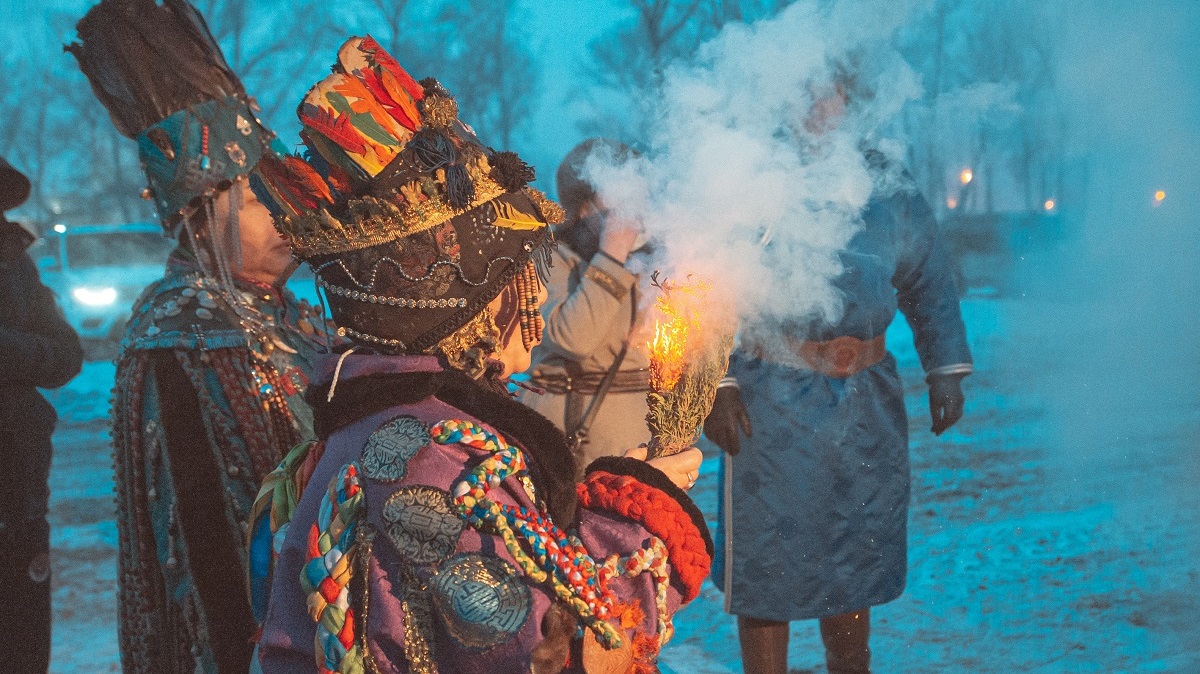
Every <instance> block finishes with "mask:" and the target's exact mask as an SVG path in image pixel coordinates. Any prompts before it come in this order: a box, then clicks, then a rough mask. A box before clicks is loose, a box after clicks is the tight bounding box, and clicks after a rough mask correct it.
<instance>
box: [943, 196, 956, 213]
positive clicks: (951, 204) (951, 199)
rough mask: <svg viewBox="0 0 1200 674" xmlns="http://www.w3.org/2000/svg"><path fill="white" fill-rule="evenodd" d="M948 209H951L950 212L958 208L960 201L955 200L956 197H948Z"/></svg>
mask: <svg viewBox="0 0 1200 674" xmlns="http://www.w3.org/2000/svg"><path fill="white" fill-rule="evenodd" d="M946 208H949V209H950V210H954V209H956V208H958V199H955V198H954V197H946Z"/></svg>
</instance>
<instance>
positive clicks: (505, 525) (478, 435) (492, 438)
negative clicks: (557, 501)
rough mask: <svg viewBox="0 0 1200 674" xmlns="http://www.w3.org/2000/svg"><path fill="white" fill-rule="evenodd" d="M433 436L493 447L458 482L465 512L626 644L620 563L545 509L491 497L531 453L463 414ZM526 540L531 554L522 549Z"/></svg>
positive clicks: (615, 643)
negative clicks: (616, 596) (619, 616)
mask: <svg viewBox="0 0 1200 674" xmlns="http://www.w3.org/2000/svg"><path fill="white" fill-rule="evenodd" d="M430 435H432V436H433V440H434V441H435V442H437V443H439V444H450V443H460V444H464V445H467V446H469V447H474V448H476V449H481V450H484V451H487V452H491V456H489V457H488V458H487V459H485V460H484V461H483V462H482V463H480V464H479V465H478V466H476V467H475V468H474V469H473V470H472V471H471V472H470V473H469V474H468V475H467V476H466V477H465V478H464V479H463V480H462V481H461V482H459V483H458V484H456V485H455V486H454V492H453V494H454V505H455V507H456V508H457V510H458V513H459V516H460V517H462V518H463V519H464V520H465V521H466V522H467V523H468V524H470V525H471V526H472V527H473V528H475V529H478V530H480V531H484V532H487V533H493V534H495V535H498V536H500V538H501V540H503V541H504V547H505V548H506V549H507V550H508V553H509V554H510V555H512V557H513V559H515V560H516V561H517V564H519V565H520V566H521V569H522V571H524V572H525V574H526V575H527V576H529V577H530V578H531V579H533V581H534V582H538V583H544V582H549V583H550V585H551V587H552V588H553V589H554V594H555V595H556V596H557V597H558V598H559V599H561V600H562V601H563V602H564V603H566V604H567V605H568V606H569V607H570V608H571V610H572V611H573V612H574V613H575V615H577V616H578V617H579V619H580V620H581V621H582V622H583V624H584V625H585V626H587V628H588V629H590V630H592V631H593V632H594V633H595V634H596V637H597V639H598V640H599V641H600V642H601V643H603V644H604V645H605V646H606V647H608V648H618V647H620V645H621V642H622V636H621V632H620V631H619V630H618V629H617V628H616V627H614V626H613V625H612V624H611V623H610V622H608V620H607V618H608V617H609V615H610V614H611V612H612V608H613V595H612V592H611V591H610V590H609V589H608V579H609V578H611V577H612V576H613V575H615V565H614V566H613V567H610V566H607V565H598V564H596V562H595V560H593V559H592V557H591V555H589V554H588V551H587V548H585V547H584V545H583V542H582V541H580V540H579V538H578V537H577V536H574V535H570V534H567V533H566V532H564V531H562V530H561V529H559V528H558V527H557V526H556V525H555V524H554V522H552V521H550V518H549V517H547V516H546V515H545V513H542V512H535V511H531V510H530V509H528V508H523V507H513V506H510V505H507V504H501V503H496V502H495V501H493V500H491V499H490V498H488V495H487V494H488V491H489V490H491V489H492V488H494V487H498V486H500V483H501V482H503V481H504V479H505V478H507V477H509V476H512V475H517V476H518V477H523V476H525V472H526V466H525V457H524V455H522V454H521V452H520V450H519V449H517V448H516V447H511V446H509V445H508V443H506V442H505V441H504V440H503V439H502V438H500V437H499V436H497V435H496V434H495V433H492V432H491V431H489V430H487V429H486V428H483V427H482V426H480V425H478V424H476V423H473V422H470V421H463V420H459V419H450V420H447V421H443V422H441V423H438V424H435V425H434V426H433V428H431V429H430ZM521 540H524V541H525V543H526V545H527V546H528V547H529V551H530V552H529V553H527V552H526V551H525V550H524V548H522V546H521V543H520V541H521ZM635 554H636V553H635Z"/></svg>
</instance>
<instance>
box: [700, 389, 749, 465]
mask: <svg viewBox="0 0 1200 674" xmlns="http://www.w3.org/2000/svg"><path fill="white" fill-rule="evenodd" d="M739 426H740V427H741V429H742V432H744V433H745V434H746V437H748V438H749V437H753V436H754V433H753V432H752V431H751V429H750V415H749V414H748V413H747V412H746V406H745V405H744V404H742V392H741V390H740V389H738V387H736V386H722V387H721V388H719V389H717V398H716V400H714V401H713V407H712V411H711V412H709V413H708V418H707V419H705V420H704V435H705V436H706V437H708V439H709V440H712V441H713V442H715V443H716V445H717V446H718V447H720V448H721V449H722V450H724V451H725V452H726V453H727V454H729V455H730V456H737V454H738V452H740V451H742V442H741V438H740V437H739V436H738V427H739Z"/></svg>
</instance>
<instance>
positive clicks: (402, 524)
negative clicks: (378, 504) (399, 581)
mask: <svg viewBox="0 0 1200 674" xmlns="http://www.w3.org/2000/svg"><path fill="white" fill-rule="evenodd" d="M381 514H382V516H383V521H384V522H386V523H387V537H388V540H390V541H391V542H392V545H394V546H395V547H396V550H398V551H399V552H400V554H401V556H402V557H404V559H405V560H407V561H408V562H410V563H412V564H433V563H435V562H440V561H442V560H443V559H445V558H447V557H449V556H450V554H451V553H453V552H454V546H455V545H456V544H457V543H458V536H459V534H461V533H462V530H463V521H462V518H460V517H459V516H458V514H457V513H456V512H454V507H453V505H452V504H451V501H450V494H448V493H447V492H444V491H442V490H441V489H436V488H434V487H425V486H415V487H403V488H401V489H398V490H397V491H396V493H394V494H392V495H391V496H390V497H388V500H387V503H384V505H383V511H382V513H381Z"/></svg>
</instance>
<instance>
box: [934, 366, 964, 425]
mask: <svg viewBox="0 0 1200 674" xmlns="http://www.w3.org/2000/svg"><path fill="white" fill-rule="evenodd" d="M965 376H966V375H962V374H942V375H934V376H932V377H930V378H929V415H930V416H931V417H933V428H932V429H931V430H932V431H933V434H934V435H941V434H942V433H944V432H945V431H946V429H948V428H950V427H951V426H953V425H954V424H955V423H957V422H958V420H959V419H961V418H962V415H963V403H964V402H966V397H964V396H963V392H962V380H963V377H965Z"/></svg>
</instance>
